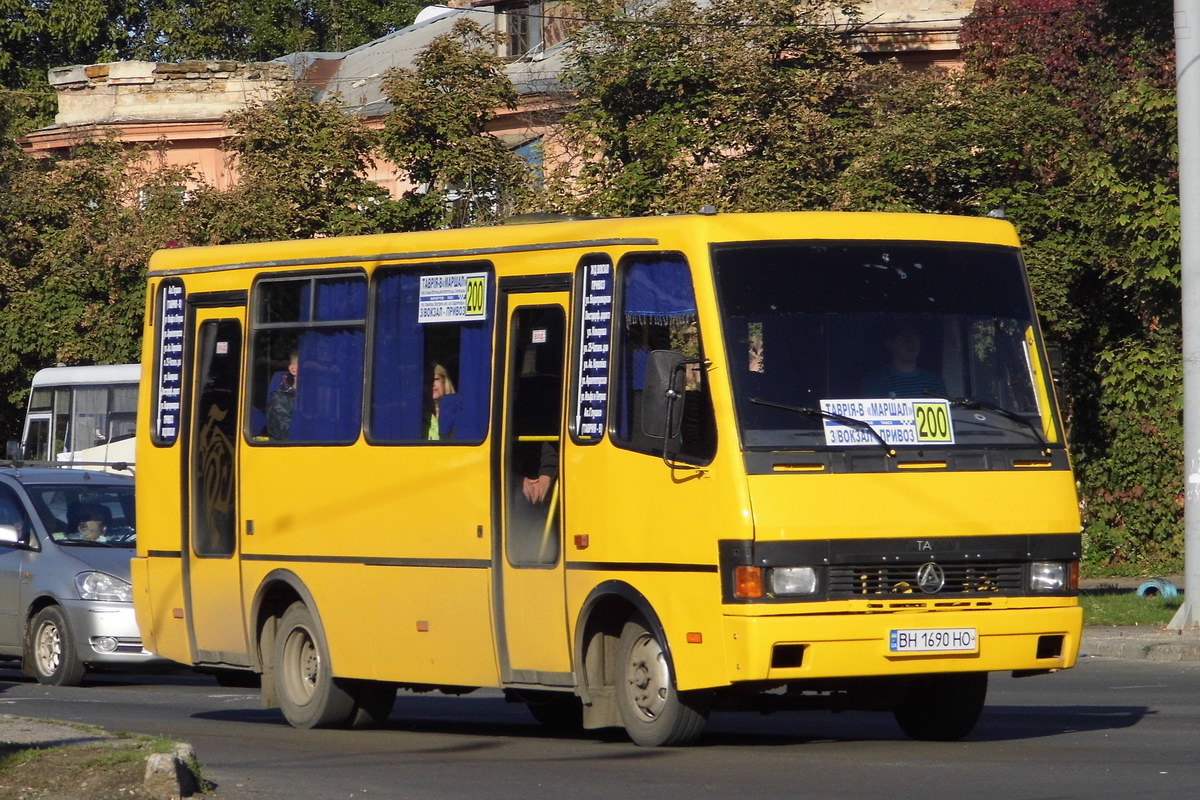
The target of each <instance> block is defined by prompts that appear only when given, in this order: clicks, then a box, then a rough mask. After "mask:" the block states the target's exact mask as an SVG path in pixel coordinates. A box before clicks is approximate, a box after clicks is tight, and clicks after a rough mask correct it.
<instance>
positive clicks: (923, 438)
mask: <svg viewBox="0 0 1200 800" xmlns="http://www.w3.org/2000/svg"><path fill="white" fill-rule="evenodd" d="M821 410H822V411H826V412H829V413H831V414H839V415H841V416H843V417H852V418H853V419H856V420H860V421H862V422H865V423H867V424H868V425H870V426H871V427H872V428H874V429H875V430H876V431H877V432H878V433H879V435H880V436H882V437H883V440H884V441H885V442H887V443H888V444H889V445H906V444H908V445H943V444H954V423H953V421H952V420H951V418H950V403H949V402H947V401H946V400H937V399H933V400H930V399H920V400H916V399H908V398H900V397H881V398H868V399H862V398H856V399H850V400H822V401H821ZM823 422H824V427H825V444H828V445H878V444H879V440H878V439H876V438H875V437H874V436H872V435H871V432H870V431H868V430H867V429H866V428H863V427H861V426H858V425H850V424H846V423H844V422H841V421H838V420H834V419H828V418H825V419H824V420H823Z"/></svg>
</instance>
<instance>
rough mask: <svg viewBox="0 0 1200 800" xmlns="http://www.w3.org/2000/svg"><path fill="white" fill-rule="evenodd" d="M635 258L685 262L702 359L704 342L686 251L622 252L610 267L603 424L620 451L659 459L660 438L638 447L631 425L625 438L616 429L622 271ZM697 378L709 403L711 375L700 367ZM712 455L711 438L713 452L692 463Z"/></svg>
mask: <svg viewBox="0 0 1200 800" xmlns="http://www.w3.org/2000/svg"><path fill="white" fill-rule="evenodd" d="M637 259H641V260H642V263H645V261H647V260H663V261H665V260H668V259H677V260H679V261H681V262H683V263H684V264H685V265H687V268H688V280H689V282H690V284H691V288H692V300H693V302H694V303H696V311H695V314H696V322H695V325H696V334H697V337H698V343H699V355H700V357H701V359H703V358H704V353H705V350H706V348H705V344H704V336H703V333H702V331H703V329H704V326H703V324H702V319H701V315H700V305H699V300H698V298H697V297H696V278H695V272H694V271H693V270H692V260H691V259H689V258H688V257H687V254H686V253H684V252H683V251H680V250H637V251H632V252H628V253H625V254H624V255H622V256H621V258H620V260H619V261H618V262H617V263H616V265H615V270H614V275H613V304H612V320H613V322H612V324H613V330H612V334H611V337H610V338H611V345H610V350H609V356H610V376H609V388H608V391H609V395H608V419H607V425H606V426H605V427H606V431H605V433H606V435H607V438H608V439H609V441H611V442H612V444H613V445H614V446H615V447H617V448H619V449H621V450H627V451H629V452H631V453H640V454H642V455H647V456H651V457H654V458H662V456H663V444H664V442H663V441H662V440H656V441H654V442H652V443H650V444H648V445H646V446H645V447H641V446H639V445H638V444H637V442H636V436H634V435H633V430H632V427H631V436H630V438H628V439H626V438H623V437H622V436H621V434H620V430H619V427H618V426H619V424H620V422H619V420H620V417H621V414H622V413H624V410H623V408H622V404H623V403H624V398H623V397H621V392H622V390H623V389H624V383H623V382H624V380H625V376H624V375H623V374H622V371H623V370H624V368H625V367H624V358H625V345H626V331H625V324H624V319H625V305H626V291H625V272H626V271H627V270H628V269H629V266H630V262H631V261H634V260H637ZM630 378H632V376H630ZM700 380H701V382H702V383H703V384H704V385H705V387H706V389H705V392H704V393H705V394H706V395H707V402H708V403H709V404H710V406H711V405H712V404H713V397H712V385H711V378H710V377H709V376H708V374H707V371H706V370H703V369H702V370H700ZM712 411H713V413H714V414H715V409H712ZM631 414H632V412H631ZM633 424H634V421H633V419H632V416H631V420H630V425H631V426H632V425H633ZM715 454H716V444H715V440H714V443H713V452H712V453H711V454H709V455H708V456H707V457H705V458H703V459H700V460H698V461H697V462H696V463H695V465H694V466H701V467H702V466H707V465H708V464H711V463H712V461H713V459H714V458H715V457H716V455H715ZM676 457H677V458H681V459H683V460H685V461H686V460H687V459H686V457H684V456H681V455H680V454H676ZM688 463H689V464H690V463H691V462H690V461H689V462H688Z"/></svg>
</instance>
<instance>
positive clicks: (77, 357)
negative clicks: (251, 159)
mask: <svg viewBox="0 0 1200 800" xmlns="http://www.w3.org/2000/svg"><path fill="white" fill-rule="evenodd" d="M6 164H7V168H6V169H5V170H4V173H3V178H2V179H3V182H4V185H5V192H3V194H2V196H0V392H3V393H4V396H5V397H6V398H7V399H8V401H9V402H10V403H11V404H12V405H11V406H10V407H9V408H8V409H7V413H2V414H0V428H2V429H3V432H4V434H5V435H7V436H9V437H11V436H14V435H15V434H16V433H17V427H18V425H19V422H20V418H21V409H22V408H23V404H24V399H25V396H26V393H27V391H28V387H29V380H30V378H31V377H32V374H33V372H34V371H35V370H37V369H39V368H41V367H45V366H49V365H51V364H54V363H56V362H64V363H71V364H88V363H121V362H128V361H136V360H137V359H138V355H139V353H138V349H139V342H140V337H141V319H142V313H143V311H142V307H143V298H144V294H145V286H144V284H145V264H146V261H147V259H148V258H149V257H150V254H151V253H152V252H153V251H154V250H155V249H156V248H158V247H161V246H162V245H163V244H164V243H165V242H166V241H168V240H169V239H172V238H175V237H176V236H177V235H178V233H179V231H180V225H181V222H182V205H181V202H180V201H181V198H182V196H183V188H184V186H185V184H186V182H187V180H188V178H189V176H188V175H187V173H186V171H181V170H176V169H168V168H163V167H161V166H159V165H157V164H156V163H155V159H154V157H153V154H149V153H143V152H130V151H127V150H124V149H123V148H121V147H120V146H118V145H115V144H111V143H107V142H100V143H92V144H83V145H80V146H78V147H76V148H75V149H74V151H73V152H71V153H70V154H69V156H67V157H64V158H62V159H57V160H43V161H34V160H32V159H28V158H26V157H24V156H17V157H16V158H15V159H12V160H9V161H7V162H6Z"/></svg>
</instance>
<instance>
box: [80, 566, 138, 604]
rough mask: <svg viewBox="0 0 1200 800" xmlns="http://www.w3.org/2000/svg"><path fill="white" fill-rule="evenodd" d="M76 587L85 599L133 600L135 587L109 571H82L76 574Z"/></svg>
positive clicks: (130, 601)
mask: <svg viewBox="0 0 1200 800" xmlns="http://www.w3.org/2000/svg"><path fill="white" fill-rule="evenodd" d="M75 588H76V589H78V590H79V596H80V597H81V598H82V599H84V600H108V601H115V602H118V603H132V602H133V587H132V586H131V585H130V584H129V581H124V580H121V579H120V578H118V577H117V576H116V575H109V574H108V573H107V572H96V571H93V572H81V573H79V574H78V575H76V576H75Z"/></svg>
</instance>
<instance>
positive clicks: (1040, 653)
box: [725, 606, 1083, 683]
mask: <svg viewBox="0 0 1200 800" xmlns="http://www.w3.org/2000/svg"><path fill="white" fill-rule="evenodd" d="M1082 628H1083V610H1082V609H1081V608H1079V607H1078V606H1066V607H1058V608H1032V609H1012V608H1009V609H1003V610H990V611H961V612H954V611H947V612H936V613H925V614H904V613H894V614H838V615H795V616H769V617H768V616H762V617H746V616H741V617H738V616H726V617H725V634H726V637H725V641H726V643H727V647H726V654H727V658H728V662H727V674H728V676H729V679H730V683H740V682H743V681H790V680H800V679H806V678H843V677H867V676H885V675H916V674H928V673H938V672H992V671H999V670H1014V671H1025V670H1034V671H1043V670H1058V669H1067V668H1069V667H1073V666H1074V665H1075V660H1076V659H1077V658H1078V655H1079V639H1080V635H1081V632H1082ZM894 631H895V632H899V633H897V634H894V633H893V632H894ZM964 631H972V632H973V635H974V647H973V648H972V649H970V650H967V651H939V652H930V651H914V652H896V651H895V649H894V648H895V647H896V641H897V639H900V640H907V639H911V638H912V636H913V634H914V632H942V633H938V634H935V635H934V636H933V637H930V638H932V639H933V640H934V641H937V640H939V639H943V638H944V639H946V640H950V639H951V638H952V637H958V636H961V635H963V632H964ZM954 646H961V643H955V645H954Z"/></svg>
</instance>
